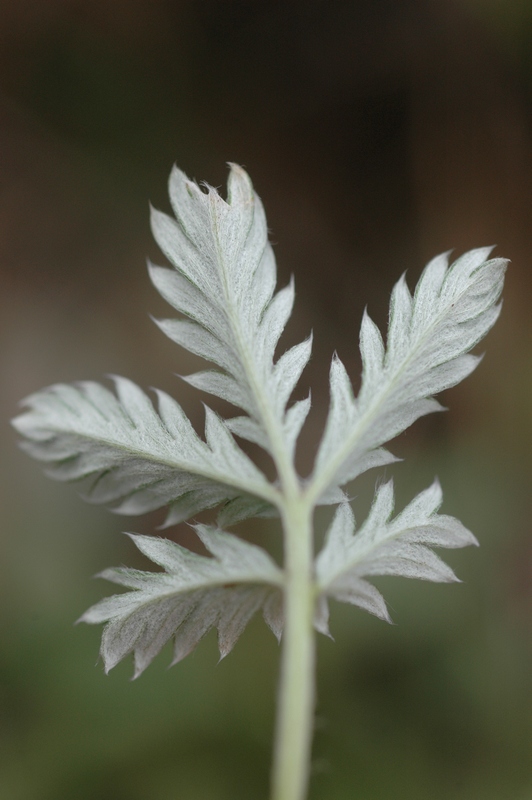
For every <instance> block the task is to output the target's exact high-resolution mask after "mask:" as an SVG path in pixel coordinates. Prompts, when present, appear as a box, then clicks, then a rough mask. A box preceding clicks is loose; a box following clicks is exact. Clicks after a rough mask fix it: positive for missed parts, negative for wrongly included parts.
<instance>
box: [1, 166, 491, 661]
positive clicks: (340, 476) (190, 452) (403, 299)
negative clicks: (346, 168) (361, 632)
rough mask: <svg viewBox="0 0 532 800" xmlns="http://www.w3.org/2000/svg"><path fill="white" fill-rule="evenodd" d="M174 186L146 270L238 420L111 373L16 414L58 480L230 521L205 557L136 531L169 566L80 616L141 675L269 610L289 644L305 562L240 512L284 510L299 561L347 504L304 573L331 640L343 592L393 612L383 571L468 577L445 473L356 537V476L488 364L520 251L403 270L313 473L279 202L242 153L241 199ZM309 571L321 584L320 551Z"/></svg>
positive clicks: (344, 387)
mask: <svg viewBox="0 0 532 800" xmlns="http://www.w3.org/2000/svg"><path fill="white" fill-rule="evenodd" d="M169 194H170V201H171V205H172V209H173V216H169V215H167V214H164V213H162V212H160V211H157V210H155V209H152V213H151V224H152V231H153V234H154V236H155V239H156V241H157V243H158V244H159V246H160V248H161V250H162V252H163V254H164V255H165V256H166V258H167V259H168V261H169V262H170V266H169V267H161V266H156V265H153V264H148V269H149V275H150V277H151V280H152V282H153V284H154V286H155V287H156V289H157V290H158V291H159V293H160V294H161V296H162V297H163V298H164V299H165V300H166V301H167V302H168V303H169V304H170V306H172V307H173V309H174V310H175V311H176V312H177V317H176V318H169V319H162V320H158V321H157V324H158V325H159V327H160V329H161V330H162V331H163V332H164V333H165V334H166V335H167V336H168V337H169V338H170V339H172V340H173V341H174V342H176V343H177V344H178V345H179V346H180V347H183V348H185V349H187V350H189V351H190V352H191V353H193V354H194V355H196V356H198V357H199V358H201V359H204V360H205V361H206V362H208V366H207V368H202V369H201V370H199V371H197V372H195V373H194V374H192V375H188V376H186V377H185V380H186V381H188V383H189V384H190V385H192V386H194V387H196V388H197V389H199V390H201V391H204V392H207V393H210V394H211V395H214V396H216V397H218V398H221V399H223V400H224V401H227V402H229V403H230V404H231V405H232V406H233V407H235V408H236V409H238V411H237V412H236V414H235V415H234V416H232V417H231V418H230V419H227V420H226V419H223V418H222V417H220V416H219V415H218V414H217V413H215V412H214V411H213V410H212V409H211V408H209V407H208V406H205V427H204V435H203V436H200V435H198V433H197V432H196V430H195V428H194V427H193V425H192V423H191V422H190V420H189V419H188V417H187V415H186V414H185V412H184V410H183V409H182V407H181V406H180V405H179V403H177V402H176V400H174V399H173V398H172V397H170V396H169V395H168V394H166V393H165V392H161V391H157V390H156V391H155V399H154V401H152V399H150V397H149V396H148V395H147V394H146V393H145V392H144V391H143V390H142V389H141V388H140V387H138V386H137V385H136V384H134V383H133V382H132V381H130V380H127V379H126V378H121V377H113V378H112V381H113V384H114V385H113V388H112V389H110V388H107V387H106V386H104V385H101V384H99V383H96V382H94V381H84V382H79V383H75V384H72V385H67V384H56V385H54V386H51V387H49V388H47V389H44V390H42V391H39V392H36V393H35V394H33V395H31V396H30V397H28V398H27V399H26V400H25V401H24V402H23V406H24V410H23V412H22V413H21V414H20V416H18V417H17V418H16V419H15V420H14V421H13V425H14V427H15V428H16V429H17V430H18V432H19V433H20V434H21V435H22V437H23V442H22V447H23V448H24V449H25V450H27V452H28V453H30V455H32V456H34V457H35V458H37V459H39V460H41V461H42V462H44V464H45V466H46V469H47V472H48V474H49V475H50V476H51V477H53V478H56V479H58V480H66V481H76V482H78V484H80V485H81V487H82V489H83V491H84V493H85V497H86V499H87V500H89V501H90V502H95V503H105V504H108V505H109V506H110V507H111V508H112V510H113V511H116V512H118V513H122V514H131V515H133V514H143V513H146V512H149V511H152V510H155V509H159V508H163V507H166V508H167V509H168V513H167V517H166V521H165V523H164V525H163V527H168V526H170V525H174V524H176V523H178V522H181V521H184V520H188V519H190V518H192V517H195V516H196V515H197V514H200V513H201V512H204V511H206V510H208V509H214V508H216V507H218V516H217V523H216V527H212V526H206V525H197V526H196V531H197V533H198V536H199V537H200V539H201V540H202V542H203V544H204V545H205V547H206V548H207V550H208V552H209V556H208V557H206V556H200V555H197V554H194V553H192V552H191V551H189V550H187V549H185V548H183V547H180V546H179V545H177V544H175V543H173V542H171V541H168V540H166V539H163V538H160V537H148V536H132V538H133V541H134V542H135V544H136V545H137V547H138V548H139V550H141V551H142V553H143V554H144V555H146V556H147V557H148V558H150V559H151V560H152V561H153V562H154V563H155V564H158V565H159V566H160V567H162V568H163V572H143V571H140V570H131V569H126V568H121V569H111V570H105V571H104V572H103V573H102V576H103V577H105V578H107V579H108V580H110V581H113V582H114V583H118V584H120V585H122V586H124V587H126V589H127V590H128V591H126V592H124V593H122V594H118V595H115V596H113V597H110V598H107V599H105V600H102V601H101V602H100V603H97V604H96V605H95V606H93V607H92V608H91V609H89V610H88V611H87V612H86V613H85V614H84V615H83V617H82V619H83V620H84V621H85V622H90V623H100V622H104V623H106V627H105V630H104V633H103V639H102V648H101V652H102V657H103V660H104V663H105V668H106V670H109V669H111V668H112V667H113V666H114V665H115V664H117V663H118V662H119V661H120V660H121V659H122V658H124V657H125V656H126V655H128V654H130V653H132V654H133V655H134V660H135V675H138V674H140V673H141V672H142V671H143V670H144V669H145V668H146V667H147V666H148V664H149V663H150V662H151V661H152V660H153V658H154V657H155V656H156V655H157V654H158V652H159V651H160V649H161V648H162V647H163V646H164V644H165V643H166V642H167V641H169V640H170V639H173V640H174V659H173V663H175V662H177V661H180V660H181V659H182V658H184V657H185V656H186V655H187V654H188V653H189V652H190V651H191V650H192V649H193V648H194V647H195V646H196V645H197V643H198V642H199V640H200V639H201V638H202V636H203V635H204V634H205V633H206V632H207V631H208V630H210V629H211V628H216V629H217V631H218V643H219V649H220V655H221V657H223V656H225V655H226V654H227V653H228V652H229V651H230V650H231V648H232V647H233V645H234V644H235V642H236V640H237V638H238V636H239V635H240V633H241V632H242V631H243V629H244V628H245V626H246V624H247V622H248V620H249V619H250V618H251V616H252V615H253V614H254V613H255V612H256V611H258V610H261V611H262V614H263V616H264V619H265V620H266V622H267V624H268V625H269V626H270V628H271V629H272V630H273V632H274V633H275V635H276V636H277V638H280V636H281V632H282V629H283V622H284V620H283V607H284V600H285V592H289V591H295V589H294V586H296V585H298V586H299V587H301V583H299V584H298V583H297V581H299V580H300V579H301V575H298V574H297V564H295V566H294V563H292V562H290V564H291V566H290V570H288V569H287V571H286V573H285V572H284V571H283V570H281V569H280V568H279V567H278V566H277V565H276V564H275V562H274V561H273V560H272V559H271V558H270V556H269V555H268V554H267V553H266V552H265V551H264V550H262V549H261V548H259V547H256V546H254V545H252V544H250V543H248V542H246V541H244V540H242V539H239V538H237V537H235V536H234V535H232V534H229V533H227V532H226V531H225V530H224V528H226V527H228V526H230V525H234V524H236V523H239V522H242V521H243V520H248V519H251V518H263V517H272V516H280V517H281V518H282V519H283V526H284V536H285V545H287V553H288V549H289V546H290V547H292V548H293V547H294V538H295V540H296V542H297V546H296V547H295V550H293V551H292V555H293V553H294V552H296V551H297V552H299V554H300V555H301V553H303V552H306V553H307V554H308V553H309V552H310V547H311V543H310V539H309V541H308V542H306V543H305V546H304V547H303V548H302V547H300V542H299V541H298V540H297V537H298V536H300V535H301V536H305V535H308V536H309V537H310V536H312V530H311V528H310V527H309V528H308V529H305V530H302V528H303V523H302V522H301V521H302V520H303V519H311V518H312V513H313V511H314V509H315V507H316V506H317V505H320V504H335V505H338V508H337V510H336V513H335V515H334V519H333V521H332V523H331V526H330V528H329V531H328V534H327V538H326V541H325V544H324V547H323V549H322V550H321V552H320V553H319V555H318V556H317V558H316V560H315V572H314V575H313V577H312V580H313V585H312V586H307V588H308V589H309V591H313V593H314V597H315V599H316V606H315V617H314V627H315V628H316V630H318V631H320V632H322V633H325V634H328V618H329V609H328V599H329V598H335V599H337V600H341V601H345V602H348V603H352V604H355V605H358V606H360V607H361V608H364V609H366V610H367V611H369V612H371V613H373V614H375V615H377V616H378V617H381V618H382V619H389V616H388V611H387V608H386V604H385V602H384V599H383V597H382V595H381V594H380V592H379V591H378V590H377V589H376V588H375V587H374V586H373V585H372V584H371V583H370V581H369V580H368V579H369V578H371V576H374V575H402V576H405V577H411V578H412V577H417V578H422V579H426V580H431V581H444V582H445V581H453V580H456V578H455V576H454V573H453V572H452V570H451V569H450V568H449V567H448V566H447V565H446V564H444V562H443V561H442V560H441V559H440V558H439V557H438V556H437V555H436V554H435V552H434V551H433V549H432V548H433V547H462V546H465V545H469V544H474V543H475V541H476V540H475V539H474V537H473V535H472V534H471V533H469V531H467V530H466V529H465V528H464V527H463V526H462V525H461V523H460V522H458V521H457V520H455V519H454V518H452V517H448V516H445V515H440V514H438V508H439V506H440V503H441V489H440V487H439V484H438V483H437V482H435V483H434V484H433V485H432V486H431V487H429V488H428V489H427V490H425V491H424V492H421V493H420V494H419V495H418V496H417V497H416V498H415V499H414V500H413V501H412V502H411V503H410V504H408V505H407V506H406V508H405V509H404V510H403V511H402V512H401V513H400V514H398V515H397V516H395V517H393V504H394V496H393V486H392V484H391V482H388V483H384V484H383V485H381V486H380V488H378V489H377V491H376V494H375V500H374V503H373V506H372V508H371V511H370V513H369V515H368V517H367V519H366V521H365V522H364V524H363V525H362V526H361V527H360V529H359V531H358V532H355V522H354V517H353V512H352V510H351V507H350V505H349V503H348V501H347V499H346V494H345V488H344V487H345V485H346V484H347V483H348V482H350V481H352V480H354V479H355V478H357V477H358V476H359V475H361V474H362V473H364V472H365V471H367V470H369V469H373V468H377V467H384V466H386V465H388V464H391V463H393V462H395V461H397V460H398V459H397V458H396V457H395V456H394V455H393V454H392V453H391V452H390V451H389V450H388V449H387V448H386V446H385V445H386V444H387V442H389V441H390V440H391V439H393V438H394V437H395V436H397V435H398V434H400V433H401V432H403V431H404V430H406V428H408V426H409V425H411V424H412V423H413V422H414V421H415V420H417V419H418V418H419V417H421V416H423V415H424V414H428V413H431V412H433V411H438V410H441V408H442V407H441V406H440V404H439V402H438V401H437V400H436V399H435V395H437V394H438V393H439V392H441V391H443V390H444V389H447V388H449V387H451V386H454V385H455V384H457V383H458V382H459V381H461V380H462V379H463V378H465V377H466V376H467V375H469V373H470V372H471V371H472V370H473V369H474V368H475V366H476V365H477V364H478V362H479V360H480V359H479V357H478V356H474V355H471V353H470V351H471V350H472V348H473V347H475V345H476V344H477V343H478V342H479V341H480V340H481V339H482V338H483V336H485V334H486V333H487V332H488V331H489V329H490V328H491V327H492V325H493V324H494V323H495V321H496V319H497V317H498V315H499V312H500V304H499V297H500V294H501V291H502V285H503V280H504V272H505V268H506V263H507V262H506V260H505V259H502V258H490V257H489V256H490V252H491V249H492V248H489V247H484V248H479V249H477V250H471V251H469V252H468V253H465V254H464V255H462V256H461V257H460V258H458V259H457V260H456V261H454V262H453V263H451V264H450V263H449V254H448V253H444V254H442V255H440V256H437V257H436V258H434V259H433V260H432V261H431V262H430V263H429V264H427V266H426V267H425V269H424V271H423V273H422V275H421V277H420V279H419V281H418V283H417V286H416V288H415V291H414V292H413V294H412V293H411V292H410V290H409V288H408V285H407V282H406V277H405V275H403V276H402V277H401V278H400V279H399V281H398V282H397V284H396V285H395V287H394V289H393V291H392V295H391V302H390V314H389V324H388V333H387V337H386V341H385V340H384V339H383V336H382V335H381V332H380V330H379V329H378V327H377V326H376V325H375V323H374V322H373V320H372V319H371V317H370V316H369V314H368V313H367V312H365V313H364V316H363V319H362V323H361V328H360V354H361V359H362V376H361V382H360V389H359V391H358V395H357V394H355V392H354V390H353V386H352V383H351V380H350V378H349V375H348V373H347V370H346V369H345V367H344V365H343V363H342V362H341V360H340V359H339V357H338V356H337V355H336V354H335V355H334V356H333V359H332V363H331V368H330V379H329V381H330V406H329V412H328V416H327V420H326V424H325V429H324V432H323V436H322V438H321V441H320V443H319V446H318V450H317V455H316V459H315V463H314V469H313V472H312V474H311V475H310V477H308V478H306V479H302V478H300V476H299V475H298V472H297V469H296V466H295V463H294V459H295V453H296V447H297V444H298V441H299V437H300V433H301V430H302V428H303V426H304V424H305V421H306V419H307V416H308V413H309V410H310V405H311V403H310V394H308V395H307V397H304V399H298V400H292V395H293V393H294V390H295V389H296V387H297V386H298V383H299V380H300V378H301V375H302V373H303V371H304V369H305V367H306V365H307V364H308V362H309V359H310V357H311V351H312V335H309V336H308V338H306V339H305V340H304V341H302V342H299V343H298V344H295V345H294V346H292V347H289V348H288V349H287V350H286V351H285V352H282V350H280V348H279V342H280V339H281V336H282V334H283V332H284V330H285V327H286V325H287V323H288V320H289V319H290V316H291V313H292V308H293V305H294V298H295V289H294V281H293V280H290V281H289V283H288V284H287V285H286V286H283V287H282V288H280V289H279V290H276V283H277V274H276V264H275V257H274V253H273V249H272V247H271V245H270V243H269V242H268V230H267V225H266V218H265V214H264V209H263V206H262V203H261V201H260V199H259V197H258V195H257V194H256V192H255V191H254V189H253V186H252V184H251V181H250V179H249V176H248V175H247V173H246V172H245V171H244V170H243V169H242V168H241V167H238V166H236V165H234V164H231V165H230V173H229V178H228V185H227V199H223V197H221V195H220V194H219V193H218V192H217V191H216V190H215V189H213V188H212V187H210V186H208V185H205V186H203V187H202V188H200V186H198V185H197V183H195V182H194V181H191V180H189V179H188V178H187V176H186V175H185V174H184V173H183V172H181V171H180V170H179V169H177V168H174V169H173V170H172V173H171V176H170V182H169ZM238 439H244V440H247V442H250V443H252V445H255V446H258V447H259V448H262V449H263V450H265V451H266V452H267V453H268V454H269V456H270V457H271V461H272V462H273V466H274V468H275V472H276V474H275V475H274V476H273V477H272V478H271V479H270V478H269V477H267V476H266V474H265V473H264V472H263V471H262V470H261V469H260V468H259V466H257V463H255V461H254V460H252V458H251V457H250V456H249V455H248V452H247V451H246V450H244V449H243V447H241V443H240V444H239V441H238ZM251 452H252V451H251ZM261 463H262V462H261ZM298 504H299V507H298ZM289 520H292V521H293V520H296V522H294V523H293V525H292V524H291V523H290V522H289ZM299 523H301V529H300V528H299V527H298V524H299ZM307 546H308V547H307ZM290 558H292V556H290ZM296 561H297V558H296ZM303 572H304V575H305V576H306V579H307V580H310V579H309V575H310V573H311V570H310V568H309V564H308V563H307V564H305V569H304V570H303ZM294 576H295V578H294ZM293 579H294V580H295V583H294V582H292V583H291V581H292V580H293ZM287 587H291V588H287ZM309 596H310V595H309ZM296 605H297V604H296ZM289 608H292V609H293V608H295V605H294V604H293V603H292V604H290V603H288V604H287V609H289ZM307 611H308V608H307ZM305 613H306V612H305ZM306 621H307V622H308V613H307V614H306ZM287 629H288V630H290V625H289V624H287ZM291 630H292V632H293V630H295V628H294V627H293V626H292V628H291ZM292 635H293V634H292Z"/></svg>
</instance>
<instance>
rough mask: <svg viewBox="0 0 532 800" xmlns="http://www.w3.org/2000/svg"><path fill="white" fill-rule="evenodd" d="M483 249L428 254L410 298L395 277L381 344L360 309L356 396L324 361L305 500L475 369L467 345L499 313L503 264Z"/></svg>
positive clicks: (345, 476) (339, 370)
mask: <svg viewBox="0 0 532 800" xmlns="http://www.w3.org/2000/svg"><path fill="white" fill-rule="evenodd" d="M491 249H492V248H480V249H478V250H472V251H470V252H469V253H466V254H465V255H463V256H461V257H460V258H459V259H457V260H456V261H455V262H454V263H453V264H452V265H451V266H448V254H443V255H441V256H438V257H437V258H435V259H433V260H432V261H431V262H430V263H429V264H428V265H427V266H426V267H425V270H424V271H423V274H422V276H421V278H420V280H419V282H418V285H417V287H416V290H415V293H414V296H413V297H412V296H411V294H410V292H409V290H408V287H407V285H406V281H405V279H404V276H403V278H401V280H400V281H399V282H398V283H397V284H396V286H395V288H394V290H393V293H392V299H391V304H390V321H389V327H388V341H387V348H385V346H384V342H383V340H382V336H381V334H380V331H379V330H378V328H377V326H376V325H375V323H374V322H373V321H372V320H371V318H370V317H369V316H368V314H367V313H365V314H364V318H363V320H362V326H361V331H360V352H361V356H362V363H363V370H362V381H361V388H360V392H359V394H358V397H356V398H355V396H354V393H353V389H352V386H351V381H350V379H349V377H348V375H347V372H346V370H345V368H344V366H343V364H342V362H341V361H340V359H339V358H338V357H336V356H335V357H334V358H333V361H332V364H331V373H330V395H331V401H330V409H329V415H328V419H327V424H326V428H325V432H324V435H323V438H322V441H321V444H320V447H319V450H318V454H317V458H316V464H315V469H314V474H313V477H312V479H311V481H310V484H309V488H308V492H309V494H310V495H311V496H312V497H313V498H314V497H315V498H316V500H318V501H321V502H323V500H322V498H326V497H327V496H336V494H335V491H336V489H337V488H338V487H341V486H342V485H344V484H345V483H347V482H348V481H350V480H352V479H353V477H355V476H356V475H357V474H360V473H361V472H362V471H363V470H364V469H367V468H368V467H366V466H365V465H364V464H363V463H362V462H363V460H364V459H366V458H367V455H368V453H371V452H372V451H374V450H375V449H376V448H380V447H381V446H382V444H384V443H385V442H387V441H389V440H390V439H392V438H394V437H395V436H397V435H398V434H399V433H401V432H402V431H404V430H406V428H407V427H409V426H410V425H411V424H412V423H413V422H414V421H415V420H416V419H418V418H419V417H421V416H423V415H425V414H429V413H431V412H433V411H438V410H440V409H441V408H442V407H441V406H440V404H439V403H438V402H437V401H436V400H435V399H434V398H433V395H435V394H438V393H439V392H441V391H443V390H444V389H447V388H449V387H451V386H454V385H455V384H457V383H458V382H459V381H461V380H462V379H463V378H465V377H466V376H467V375H469V374H470V372H471V371H472V370H473V369H474V368H475V366H476V365H477V363H478V361H479V359H478V358H477V357H475V356H472V355H468V354H467V351H469V350H470V349H471V348H472V347H474V346H475V345H476V344H477V343H478V342H479V341H480V339H482V338H483V336H485V334H486V333H487V332H488V330H489V329H490V328H491V327H492V326H493V324H494V323H495V321H496V319H497V317H498V315H499V312H500V305H497V301H498V299H499V297H500V294H501V291H502V285H503V280H504V272H505V268H506V264H507V262H506V260H505V259H501V258H496V259H491V260H489V261H488V260H486V259H487V258H488V255H489V253H490V251H491ZM385 452H386V451H381V453H382V455H381V456H380V458H381V459H383V460H381V463H385V460H384V459H385V458H386V456H385V455H384V453H385ZM389 460H390V461H391V460H393V457H392V456H390V457H389ZM370 465H371V461H370Z"/></svg>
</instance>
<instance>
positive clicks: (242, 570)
mask: <svg viewBox="0 0 532 800" xmlns="http://www.w3.org/2000/svg"><path fill="white" fill-rule="evenodd" d="M196 532H197V533H198V536H199V537H200V539H201V540H202V542H203V544H204V545H205V547H206V548H207V550H208V551H209V552H210V554H211V556H212V557H206V556H201V555H197V554H196V553H192V552H191V551H190V550H187V549H186V548H184V547H181V546H180V545H178V544H176V543H175V542H172V541H169V540H167V539H162V538H160V537H153V536H135V535H133V534H130V536H131V539H132V540H133V542H134V543H135V544H136V546H137V547H138V549H139V550H140V551H141V552H142V553H143V554H144V555H145V556H147V557H148V558H150V559H151V560H152V561H153V562H154V563H155V564H158V565H159V566H161V567H163V569H164V572H143V571H141V570H136V569H126V568H116V569H107V570H104V572H102V573H101V574H100V576H99V577H102V578H105V579H106V580H109V581H112V582H113V583H117V584H119V585H120V586H125V587H127V588H128V589H129V590H130V591H128V592H124V593H123V594H117V595H114V596H112V597H107V598H105V599H104V600H101V601H100V602H99V603H97V604H96V605H94V606H92V608H89V609H88V611H86V612H85V613H84V614H83V616H82V617H81V619H80V622H88V623H91V624H97V623H102V622H104V623H106V627H105V629H104V632H103V636H102V646H101V655H102V659H103V662H104V666H105V670H106V672H108V671H109V670H110V669H112V668H113V667H114V666H116V664H118V662H119V661H121V660H122V659H123V658H125V657H126V656H127V655H129V654H131V653H132V654H133V656H134V661H135V674H134V677H135V678H136V677H138V676H139V675H140V674H141V672H143V671H144V670H145V669H146V667H147V666H148V665H149V664H150V663H151V661H153V659H154V658H155V656H156V655H158V653H159V652H160V650H161V649H162V648H163V647H164V645H165V644H166V643H167V642H168V641H170V639H173V640H174V657H173V661H172V663H173V664H175V663H177V662H178V661H181V660H182V659H183V658H184V657H185V656H186V655H188V653H190V652H191V650H193V649H194V648H195V647H196V645H197V644H198V642H199V641H200V639H202V638H203V636H204V635H205V634H206V633H207V632H208V631H209V630H210V629H211V628H217V630H218V644H219V650H220V656H221V657H222V658H224V657H225V656H226V655H227V654H228V653H229V652H230V651H231V650H232V648H233V646H234V644H235V643H236V641H237V639H238V637H239V636H240V634H241V633H242V631H243V630H244V628H245V626H246V625H247V623H248V621H249V620H250V619H251V617H252V616H253V614H254V613H255V612H256V611H258V610H259V609H262V612H263V616H264V619H265V621H266V622H267V624H268V626H269V627H270V628H271V629H272V631H273V633H274V634H275V636H276V637H277V639H279V638H280V636H281V632H282V627H283V619H282V602H281V596H282V587H283V582H284V576H283V573H282V571H281V570H280V569H279V567H278V566H277V565H276V564H275V562H274V561H273V560H272V559H271V558H270V556H269V555H268V554H267V553H266V552H265V551H264V550H262V549H261V548H260V547H257V546H256V545H253V544H250V543H249V542H245V541H243V540H242V539H239V538H238V537H236V536H233V535H232V534H229V533H227V532H225V531H222V530H220V529H217V528H213V527H211V526H207V525H198V526H196Z"/></svg>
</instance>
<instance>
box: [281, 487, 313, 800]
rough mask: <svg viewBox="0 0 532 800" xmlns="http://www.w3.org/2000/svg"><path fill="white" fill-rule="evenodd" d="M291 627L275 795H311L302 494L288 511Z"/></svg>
mask: <svg viewBox="0 0 532 800" xmlns="http://www.w3.org/2000/svg"><path fill="white" fill-rule="evenodd" d="M283 527H284V533H285V570H286V575H287V583H286V589H285V627H284V632H283V648H282V655H281V680H280V687H279V697H278V711H277V726H276V736H275V752H274V763H273V774H272V794H271V800H305V797H306V794H307V786H308V778H309V770H310V755H311V746H312V732H313V728H314V718H313V717H314V699H315V686H314V684H315V641H314V638H315V637H314V628H313V616H314V581H313V569H312V561H313V537H312V512H311V511H310V510H309V507H308V505H307V504H306V503H305V502H304V500H303V498H302V497H301V496H300V495H298V496H295V497H293V499H292V500H291V501H288V499H287V505H286V506H285V508H284V512H283Z"/></svg>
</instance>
